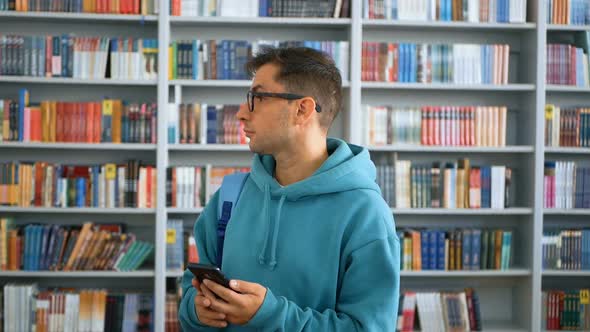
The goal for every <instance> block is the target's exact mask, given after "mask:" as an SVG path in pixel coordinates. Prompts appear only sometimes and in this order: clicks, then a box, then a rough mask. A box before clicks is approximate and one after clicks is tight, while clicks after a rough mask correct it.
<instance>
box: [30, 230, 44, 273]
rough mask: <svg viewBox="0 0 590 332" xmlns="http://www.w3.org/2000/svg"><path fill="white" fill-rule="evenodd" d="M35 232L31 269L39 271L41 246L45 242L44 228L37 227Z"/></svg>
mask: <svg viewBox="0 0 590 332" xmlns="http://www.w3.org/2000/svg"><path fill="white" fill-rule="evenodd" d="M33 229H34V231H33V234H34V240H33V241H34V243H33V255H32V256H31V258H32V261H31V262H32V266H31V269H32V270H33V271H39V261H40V258H41V244H42V242H43V226H41V225H37V226H35V227H34V228H33Z"/></svg>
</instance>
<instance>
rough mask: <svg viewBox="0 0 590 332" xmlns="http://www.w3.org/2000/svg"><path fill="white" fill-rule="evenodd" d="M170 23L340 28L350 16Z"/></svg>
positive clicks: (178, 20)
mask: <svg viewBox="0 0 590 332" xmlns="http://www.w3.org/2000/svg"><path fill="white" fill-rule="evenodd" d="M170 24H171V25H172V26H175V25H192V26H207V27H211V26H214V27H215V26H223V27H227V26H248V27H252V26H263V27H269V26H272V27H273V28H276V27H275V26H277V27H280V26H284V25H289V26H292V25H296V26H304V27H313V28H318V27H325V28H331V27H333V28H342V27H348V26H350V24H351V19H350V18H316V17H303V18H300V17H221V16H218V17H192V16H184V17H183V16H171V17H170Z"/></svg>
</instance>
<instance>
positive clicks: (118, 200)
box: [0, 160, 156, 208]
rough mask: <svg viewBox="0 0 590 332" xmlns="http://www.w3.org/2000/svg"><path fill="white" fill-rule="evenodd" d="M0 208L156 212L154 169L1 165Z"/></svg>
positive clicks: (134, 165)
mask: <svg viewBox="0 0 590 332" xmlns="http://www.w3.org/2000/svg"><path fill="white" fill-rule="evenodd" d="M0 205H7V206H20V207H63V208H66V207H96V208H124V207H128V208H155V207H156V169H155V167H154V166H150V165H143V164H141V163H140V162H139V161H137V160H130V161H129V162H128V163H127V164H126V165H117V164H103V165H89V166H82V165H62V164H53V163H48V162H35V163H28V162H10V163H0Z"/></svg>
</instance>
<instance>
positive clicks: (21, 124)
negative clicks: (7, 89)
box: [18, 89, 29, 142]
mask: <svg viewBox="0 0 590 332" xmlns="http://www.w3.org/2000/svg"><path fill="white" fill-rule="evenodd" d="M28 106H29V91H28V90H27V89H20V90H19V91H18V141H19V142H22V141H23V135H24V132H25V107H28Z"/></svg>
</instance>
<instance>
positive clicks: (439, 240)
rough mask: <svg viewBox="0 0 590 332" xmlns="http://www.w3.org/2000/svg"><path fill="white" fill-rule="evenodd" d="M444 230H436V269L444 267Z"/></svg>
mask: <svg viewBox="0 0 590 332" xmlns="http://www.w3.org/2000/svg"><path fill="white" fill-rule="evenodd" d="M445 240H446V236H445V232H443V231H437V232H436V246H437V247H438V252H437V255H436V258H437V262H436V269H437V270H443V271H444V269H445V263H446V262H445Z"/></svg>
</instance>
